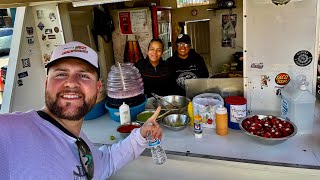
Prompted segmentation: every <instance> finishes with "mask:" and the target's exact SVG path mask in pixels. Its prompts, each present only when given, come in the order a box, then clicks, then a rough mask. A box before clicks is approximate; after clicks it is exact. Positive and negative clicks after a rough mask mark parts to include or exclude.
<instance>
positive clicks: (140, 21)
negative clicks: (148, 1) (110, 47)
mask: <svg viewBox="0 0 320 180" xmlns="http://www.w3.org/2000/svg"><path fill="white" fill-rule="evenodd" d="M118 17H119V25H120V32H121V34H136V33H147V32H148V21H147V10H146V9H142V10H131V11H121V12H119V16H118Z"/></svg>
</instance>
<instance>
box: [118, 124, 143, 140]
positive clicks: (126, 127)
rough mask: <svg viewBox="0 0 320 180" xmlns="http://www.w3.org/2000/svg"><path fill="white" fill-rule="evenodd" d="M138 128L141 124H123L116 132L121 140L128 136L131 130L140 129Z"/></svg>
mask: <svg viewBox="0 0 320 180" xmlns="http://www.w3.org/2000/svg"><path fill="white" fill-rule="evenodd" d="M140 127H141V124H139V123H137V122H128V123H123V124H121V125H119V126H118V127H117V132H118V133H119V134H120V135H121V137H122V138H126V137H127V136H129V135H130V133H131V132H132V130H133V129H135V128H140ZM124 130H125V131H124Z"/></svg>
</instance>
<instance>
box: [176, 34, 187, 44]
mask: <svg viewBox="0 0 320 180" xmlns="http://www.w3.org/2000/svg"><path fill="white" fill-rule="evenodd" d="M176 43H177V44H178V43H186V44H191V39H190V36H189V35H188V34H179V36H178V37H177V40H176Z"/></svg>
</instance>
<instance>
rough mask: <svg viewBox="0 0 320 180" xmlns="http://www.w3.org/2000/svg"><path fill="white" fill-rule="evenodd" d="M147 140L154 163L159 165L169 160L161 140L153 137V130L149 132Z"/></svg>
mask: <svg viewBox="0 0 320 180" xmlns="http://www.w3.org/2000/svg"><path fill="white" fill-rule="evenodd" d="M147 140H148V145H149V148H150V150H151V155H152V159H153V161H154V163H155V164H157V165H161V164H164V163H165V162H166V161H167V155H166V152H165V151H164V150H163V149H162V147H161V144H160V140H159V139H153V137H152V132H151V131H150V132H149V134H148V137H147Z"/></svg>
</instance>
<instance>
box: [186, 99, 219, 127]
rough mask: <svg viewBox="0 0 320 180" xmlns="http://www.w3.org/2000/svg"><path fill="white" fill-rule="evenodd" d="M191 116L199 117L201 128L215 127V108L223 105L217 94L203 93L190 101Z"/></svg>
mask: <svg viewBox="0 0 320 180" xmlns="http://www.w3.org/2000/svg"><path fill="white" fill-rule="evenodd" d="M192 105H193V114H194V115H197V114H199V115H201V117H202V123H203V127H212V128H213V127H215V124H216V123H215V120H216V107H218V106H219V105H224V102H223V98H222V97H221V96H220V95H219V94H215V93H204V94H199V95H197V96H195V97H194V98H193V100H192Z"/></svg>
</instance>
